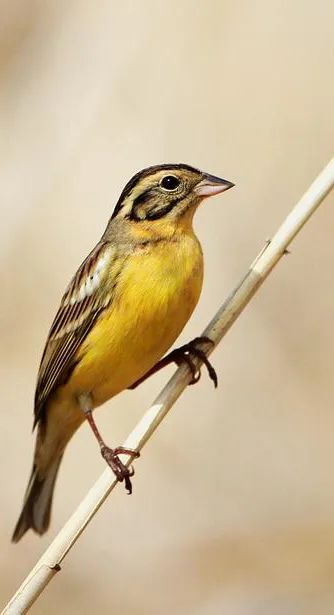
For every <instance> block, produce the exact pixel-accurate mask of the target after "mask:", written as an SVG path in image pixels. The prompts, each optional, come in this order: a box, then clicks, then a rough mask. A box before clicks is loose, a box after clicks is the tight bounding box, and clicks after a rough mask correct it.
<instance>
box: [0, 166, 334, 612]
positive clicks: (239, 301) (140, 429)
mask: <svg viewBox="0 0 334 615" xmlns="http://www.w3.org/2000/svg"><path fill="white" fill-rule="evenodd" d="M333 187H334V158H333V159H332V160H331V161H330V162H329V164H328V165H327V167H326V168H325V169H324V170H323V171H322V172H321V173H320V175H319V176H318V177H317V179H316V180H315V181H314V182H313V184H312V185H311V186H310V188H309V189H308V190H307V192H306V193H305V194H304V196H303V197H302V198H301V200H300V201H299V202H298V203H297V205H296V206H295V207H294V208H293V210H292V211H291V213H290V214H289V215H288V217H287V218H286V219H285V221H284V222H283V224H282V225H281V227H280V228H279V229H278V231H277V233H276V234H275V235H274V237H273V239H272V240H271V241H270V242H267V243H266V245H265V247H264V248H263V250H262V251H261V252H260V254H259V255H258V256H257V258H256V259H255V261H254V262H253V264H252V265H251V266H250V268H249V270H248V271H247V273H246V275H245V276H244V277H243V279H242V280H241V282H240V283H239V284H238V285H237V287H236V288H235V289H234V290H233V291H232V293H231V294H230V296H229V297H228V298H227V299H226V301H225V302H224V303H223V305H222V306H221V308H220V309H219V311H218V312H217V314H216V315H215V316H214V318H213V319H212V321H211V322H210V324H209V325H208V326H207V327H206V329H205V331H204V332H203V335H205V336H208V337H209V338H210V339H211V340H212V341H213V342H214V344H213V345H211V346H208V345H207V346H205V351H206V352H207V354H209V353H211V352H212V350H213V349H214V347H215V346H217V344H218V343H219V342H220V340H221V339H222V338H223V337H224V335H225V334H226V333H227V331H228V330H229V328H230V327H231V325H232V324H233V323H234V321H235V320H236V318H237V317H238V316H239V314H240V313H241V312H242V310H243V309H244V308H245V307H246V305H247V304H248V302H249V301H250V299H251V298H252V296H253V295H254V293H255V292H256V291H257V290H258V288H259V287H260V286H261V284H262V283H263V281H264V280H265V278H266V277H267V276H268V274H269V273H270V271H271V270H272V269H273V267H274V266H275V265H276V264H277V263H278V261H279V260H280V258H281V257H282V255H283V254H284V253H285V251H286V249H287V247H288V246H289V244H290V242H291V241H292V240H293V238H294V237H295V236H296V235H297V233H298V232H299V231H300V230H301V228H302V227H303V225H304V224H305V223H306V222H307V220H308V219H309V218H310V216H311V215H312V214H313V213H314V212H315V210H316V209H317V207H318V206H319V205H320V203H321V202H322V201H323V199H324V198H325V197H326V195H327V194H328V193H329V192H330V190H331V189H332V188H333ZM190 379H191V375H190V373H189V370H188V368H187V367H186V366H184V365H182V366H180V367H179V368H178V369H177V370H176V372H175V374H174V375H173V376H172V378H171V379H170V380H169V382H168V383H167V384H166V386H165V387H164V389H163V390H162V391H161V393H160V395H158V397H157V398H156V400H155V402H154V403H153V405H152V406H151V407H150V408H149V409H148V410H147V412H145V414H144V416H143V417H142V419H141V420H140V421H139V423H138V424H137V426H136V427H135V428H134V430H133V431H132V433H131V434H130V435H129V437H128V438H127V440H126V442H125V443H124V446H125V447H126V448H133V449H136V450H141V449H142V448H143V446H144V445H145V444H146V442H147V441H148V440H149V439H150V438H151V436H152V434H153V433H154V431H155V430H156V428H157V427H158V425H159V424H160V423H161V421H162V420H163V419H164V417H165V416H166V414H167V412H168V411H169V410H170V408H171V407H172V406H173V404H174V403H175V401H176V400H177V399H178V397H179V396H180V395H181V393H182V392H183V391H184V389H185V388H186V386H187V385H188V384H189V381H190ZM131 462H132V460H131V458H129V457H126V458H125V459H124V463H126V464H127V465H130V463H131ZM116 485H117V481H116V480H115V477H114V475H113V473H112V472H111V470H110V469H109V468H107V469H106V470H105V471H104V472H103V474H102V475H101V476H100V478H99V479H98V480H97V481H96V483H95V485H94V486H93V487H92V488H91V489H90V491H89V492H88V494H87V495H86V497H85V498H84V499H83V501H82V502H81V504H80V505H79V506H78V508H77V509H76V511H75V512H74V513H73V515H72V516H71V517H70V519H69V520H68V522H67V523H66V524H65V525H64V527H63V528H62V529H61V530H60V532H59V534H58V535H57V536H56V538H55V539H54V540H53V542H52V543H51V545H50V546H49V547H48V549H47V550H46V551H45V553H44V554H43V555H42V557H41V558H40V560H39V561H38V562H37V564H36V566H35V567H34V568H33V569H32V571H31V572H30V574H29V575H28V576H27V577H26V579H25V580H24V581H23V583H22V585H21V587H20V588H19V589H18V590H17V592H16V594H15V595H14V596H13V598H12V599H11V600H10V602H9V603H8V604H7V606H6V607H5V608H4V610H3V611H2V615H19V614H21V613H26V612H27V611H28V609H29V608H30V607H31V605H32V604H33V603H34V602H35V601H36V600H37V598H38V596H39V595H40V593H41V592H42V591H43V590H44V588H45V587H46V586H47V584H48V583H49V582H50V581H51V579H52V578H53V577H54V575H55V574H56V572H58V571H59V570H60V569H61V568H60V564H61V563H62V561H63V560H64V558H65V557H66V555H67V553H68V552H69V550H70V549H71V548H72V546H73V545H74V543H75V542H76V541H77V539H78V538H79V536H80V534H81V533H82V532H83V531H84V529H85V527H86V526H87V524H88V523H89V522H90V520H91V519H92V517H93V516H94V515H95V513H96V512H97V511H98V509H99V508H100V506H101V505H102V504H103V502H104V500H105V499H106V498H107V497H108V495H109V494H110V492H111V491H112V490H113V489H114V487H115V486H116Z"/></svg>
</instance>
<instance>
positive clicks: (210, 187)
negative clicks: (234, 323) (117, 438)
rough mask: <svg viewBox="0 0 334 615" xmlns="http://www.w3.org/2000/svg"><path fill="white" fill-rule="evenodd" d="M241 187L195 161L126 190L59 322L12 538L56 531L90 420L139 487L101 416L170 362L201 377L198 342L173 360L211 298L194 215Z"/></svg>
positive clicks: (145, 176) (123, 473)
mask: <svg viewBox="0 0 334 615" xmlns="http://www.w3.org/2000/svg"><path fill="white" fill-rule="evenodd" d="M232 186H234V184H233V183H232V182H230V181H227V180H225V179H221V178H219V177H216V176H214V175H210V174H208V173H205V172H203V171H200V170H198V169H196V168H194V167H192V166H189V165H188V164H179V163H178V164H160V165H155V166H151V167H148V168H145V169H144V170H142V171H140V172H138V173H136V174H135V175H134V176H133V177H132V178H131V179H130V181H129V182H128V183H127V184H126V185H125V187H124V189H123V191H122V193H121V195H120V197H119V199H118V201H117V203H116V206H115V208H114V211H113V213H112V215H111V218H110V220H109V222H108V224H107V227H106V230H105V231H104V233H103V235H102V237H101V239H100V240H99V242H98V243H97V245H96V246H95V248H94V249H93V250H92V251H91V252H90V253H89V254H88V256H87V257H86V259H85V260H84V261H83V263H82V264H81V266H80V267H79V269H78V270H77V272H76V273H75V275H74V277H73V278H72V280H71V281H70V283H69V285H68V287H67V289H66V291H65V294H64V295H63V298H62V300H61V302H60V306H59V309H58V311H57V313H56V316H55V318H54V320H53V322H52V325H51V328H50V331H49V334H48V337H47V340H46V344H45V348H44V352H43V355H42V359H41V363H40V367H39V372H38V377H37V385H36V392H35V403H34V428H35V427H36V428H37V436H36V443H35V452H34V459H33V467H32V471H31V476H30V480H29V482H28V486H27V489H26V492H25V496H24V502H23V508H22V512H21V514H20V516H19V519H18V522H17V524H16V527H15V530H14V533H13V536H12V540H13V542H18V541H19V540H20V539H21V538H22V536H23V535H24V534H25V532H26V531H27V530H28V529H32V530H33V531H35V532H36V533H37V534H40V535H41V534H43V533H44V532H46V530H47V529H48V527H49V524H50V516H51V505H52V499H53V491H54V486H55V482H56V477H57V473H58V469H59V465H60V462H61V460H62V457H63V454H64V451H65V448H66V445H67V444H68V442H69V440H70V439H71V437H72V436H73V434H74V433H75V432H76V430H77V429H78V428H79V426H80V425H81V424H82V423H83V422H84V421H87V422H88V424H89V425H90V427H91V429H92V431H93V434H94V436H95V437H96V439H97V441H98V444H99V446H100V451H101V454H102V456H103V458H104V459H105V461H106V462H107V463H108V465H109V466H110V467H111V469H112V470H113V472H114V473H115V476H116V478H117V479H118V480H119V481H121V482H122V481H124V483H125V487H126V489H127V491H128V493H131V491H132V483H131V476H132V475H133V470H132V469H129V468H128V467H126V466H125V465H124V464H123V463H122V462H121V460H120V458H119V454H121V453H126V454H128V455H131V456H132V458H134V457H136V456H138V453H137V451H133V450H132V449H124V448H123V447H116V448H111V447H109V446H107V445H106V443H105V442H104V439H103V438H102V435H101V433H100V431H99V430H98V428H97V426H96V423H95V420H94V417H93V411H94V410H95V409H96V408H97V407H99V406H101V405H102V404H104V403H105V402H106V401H107V400H109V399H111V398H113V397H115V396H116V395H117V394H118V393H120V392H121V391H123V390H125V389H131V388H135V387H136V386H137V385H138V384H139V383H141V382H142V381H143V380H145V379H146V378H147V377H148V376H150V375H151V374H153V373H155V372H156V371H158V370H159V369H161V368H162V367H164V366H165V365H167V364H168V363H171V362H175V363H177V364H178V365H179V364H180V363H182V362H186V364H187V365H188V367H189V369H190V370H191V373H192V379H191V383H194V382H196V381H197V380H198V377H199V375H198V373H196V369H195V368H194V362H193V360H192V357H193V356H198V357H200V359H201V360H202V362H204V363H205V365H206V367H207V368H208V371H209V375H210V377H211V378H212V379H213V380H214V382H215V385H216V384H217V382H216V373H215V370H214V368H213V367H212V366H211V364H210V363H209V361H208V359H207V357H206V355H205V353H204V352H203V350H201V348H200V343H201V342H203V341H205V342H209V340H208V339H207V338H195V340H192V342H189V343H188V344H185V345H184V346H182V347H181V348H179V349H175V350H173V351H172V352H171V353H170V354H169V355H166V356H165V357H164V355H165V353H166V352H167V351H168V350H169V348H170V347H171V346H172V345H173V344H174V342H175V341H176V339H177V337H178V336H179V334H180V332H181V331H182V329H183V328H184V326H185V324H186V323H187V321H188V320H189V318H190V316H191V314H192V312H193V310H194V308H195V306H196V304H197V302H198V300H199V296H200V293H201V289H202V282H203V253H202V248H201V245H200V242H199V240H198V238H197V236H196V235H195V232H194V230H193V217H194V214H195V212H196V209H197V208H198V206H199V204H200V203H201V202H202V201H203V200H204V199H206V198H208V197H210V196H213V195H216V194H219V193H221V192H223V191H225V190H228V189H229V188H231V187H232Z"/></svg>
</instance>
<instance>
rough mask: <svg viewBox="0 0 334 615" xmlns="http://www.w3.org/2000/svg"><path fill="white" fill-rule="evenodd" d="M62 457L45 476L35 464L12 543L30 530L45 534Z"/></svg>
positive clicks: (51, 466) (56, 460)
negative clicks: (41, 474)
mask: <svg viewBox="0 0 334 615" xmlns="http://www.w3.org/2000/svg"><path fill="white" fill-rule="evenodd" d="M61 459H62V455H61V456H60V457H58V458H57V459H55V461H53V463H52V464H51V465H50V467H49V468H48V470H47V472H46V474H45V475H43V476H40V475H39V473H38V469H37V467H36V465H35V464H34V466H33V469H32V472H31V476H30V480H29V483H28V487H27V491H26V494H25V497H24V504H23V508H22V512H21V514H20V517H19V520H18V522H17V524H16V527H15V530H14V533H13V537H12V541H13V542H18V541H19V540H20V539H21V538H22V536H23V535H24V534H25V533H26V531H27V530H29V529H30V528H31V529H33V530H34V531H35V532H37V534H44V532H46V530H47V529H48V527H49V523H50V515H51V505H52V497H53V490H54V486H55V482H56V478H57V473H58V469H59V465H60V462H61Z"/></svg>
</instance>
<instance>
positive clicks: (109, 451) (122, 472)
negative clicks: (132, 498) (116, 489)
mask: <svg viewBox="0 0 334 615" xmlns="http://www.w3.org/2000/svg"><path fill="white" fill-rule="evenodd" d="M123 454H124V455H131V457H139V453H138V451H135V450H133V449H131V448H124V447H123V446H118V447H117V448H115V449H113V448H109V446H105V445H103V446H101V455H102V457H103V459H105V461H106V462H107V464H108V466H109V467H110V468H111V469H112V471H113V473H114V474H115V476H116V478H117V480H118V481H119V482H120V483H122V482H123V481H124V483H125V489H126V490H127V492H128V494H129V495H130V494H131V493H132V483H131V480H130V478H131V476H133V475H134V473H135V471H134V469H133V467H131V466H130V468H128V467H127V466H126V465H124V463H122V461H121V460H120V458H119V456H118V455H123Z"/></svg>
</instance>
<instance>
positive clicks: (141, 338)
mask: <svg viewBox="0 0 334 615" xmlns="http://www.w3.org/2000/svg"><path fill="white" fill-rule="evenodd" d="M202 280H203V257H202V251H201V247H200V244H199V242H198V240H197V238H196V237H195V235H194V234H193V233H190V234H183V235H181V236H179V237H178V238H177V240H174V241H168V242H161V243H160V244H153V245H150V244H148V247H145V248H143V249H142V251H141V252H138V251H137V252H136V253H135V254H134V255H133V256H131V258H129V259H128V261H127V262H126V264H125V266H124V269H123V271H122V272H121V274H120V276H119V279H118V281H117V286H116V289H115V296H114V299H113V301H112V304H111V306H110V308H109V309H108V310H107V311H106V312H105V313H104V314H103V316H102V317H101V318H100V320H99V321H98V323H97V324H96V325H95V327H94V328H93V330H92V331H91V332H90V334H89V335H88V337H87V338H86V340H85V343H84V345H83V347H82V348H81V349H80V355H79V356H80V361H79V363H78V365H77V367H76V368H75V370H74V372H73V374H72V376H71V378H70V381H69V383H68V385H67V386H69V387H70V389H71V392H72V393H73V394H75V395H78V394H79V393H81V392H89V393H91V394H92V397H93V400H94V405H95V406H98V405H100V404H102V403H104V402H105V401H106V400H107V399H109V398H110V397H113V396H114V395H116V394H117V393H119V392H120V391H122V390H123V389H125V388H128V387H129V386H130V385H131V384H132V383H133V382H135V381H136V380H137V379H138V378H140V377H141V376H142V375H144V374H145V373H146V372H147V371H148V370H149V369H150V368H151V367H152V366H153V365H154V364H155V363H156V362H157V361H158V360H159V359H160V358H161V357H162V356H163V355H164V354H165V352H166V351H167V350H168V349H169V348H170V346H171V345H172V344H173V343H174V341H175V340H176V338H177V337H178V335H179V334H180V332H181V331H182V329H183V327H184V325H185V324H186V322H187V321H188V319H189V318H190V316H191V314H192V312H193V310H194V308H195V306H196V304H197V301H198V299H199V296H200V292H201V288H202Z"/></svg>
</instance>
